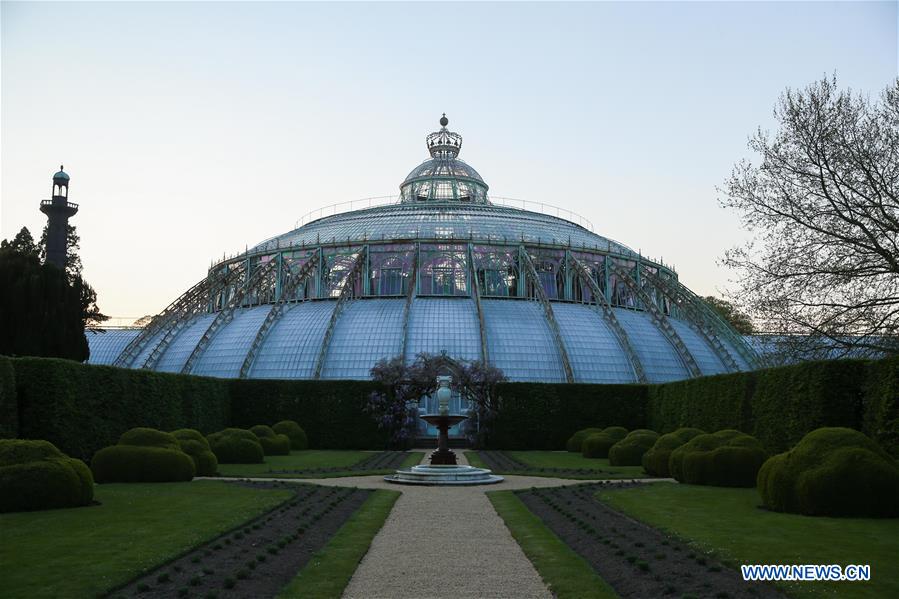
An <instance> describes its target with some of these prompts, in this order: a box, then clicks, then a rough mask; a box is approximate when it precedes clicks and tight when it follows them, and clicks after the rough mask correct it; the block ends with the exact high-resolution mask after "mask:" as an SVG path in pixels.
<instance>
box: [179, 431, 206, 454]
mask: <svg viewBox="0 0 899 599" xmlns="http://www.w3.org/2000/svg"><path fill="white" fill-rule="evenodd" d="M172 436H174V437H175V438H176V439H178V441H188V440H190V441H199V442H200V443H202V444H203V446H205V447H206V448H207V449H208V448H209V441H207V440H206V437H204V436H203V433H201V432H200V431H198V430H196V429H193V428H179V429H178V430H176V431H172Z"/></svg>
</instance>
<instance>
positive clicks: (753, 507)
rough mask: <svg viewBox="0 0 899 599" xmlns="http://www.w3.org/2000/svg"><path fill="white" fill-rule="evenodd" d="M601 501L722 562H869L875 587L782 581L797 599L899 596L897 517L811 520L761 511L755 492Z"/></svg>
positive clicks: (649, 494)
mask: <svg viewBox="0 0 899 599" xmlns="http://www.w3.org/2000/svg"><path fill="white" fill-rule="evenodd" d="M598 496H599V498H600V499H601V500H602V501H605V502H606V503H608V504H609V505H611V506H613V507H615V508H617V509H620V510H621V511H623V512H625V513H627V514H629V515H631V516H633V517H635V518H637V519H638V520H642V521H644V522H646V523H648V524H651V525H653V526H655V527H657V528H660V529H662V530H665V531H668V532H670V533H673V534H674V535H676V536H678V537H679V538H681V539H683V540H686V541H688V542H690V543H691V544H693V545H694V546H696V547H697V548H699V549H701V550H703V551H707V552H710V553H712V554H714V555H715V556H716V557H718V558H719V559H721V561H723V562H724V563H727V564H729V565H731V566H734V567H736V568H739V566H740V564H838V565H840V566H846V565H847V564H870V565H871V581H870V582H827V583H823V582H792V583H784V586H783V588H785V589H786V590H787V591H788V592H789V593H790V594H791V595H795V596H800V597H818V596H821V595H825V594H826V595H830V596H839V597H872V598H873V597H899V567H897V565H896V559H897V556H899V519H896V518H892V519H864V518H812V517H808V516H797V515H794V514H779V513H775V512H768V511H765V510H762V509H759V508H758V505H759V504H760V503H761V502H760V499H759V496H758V492H757V491H756V490H755V489H729V488H721V487H702V486H694V485H677V484H673V483H655V484H651V485H644V486H641V487H638V488H633V489H627V490H620V491H601V492H600V493H599V495H598Z"/></svg>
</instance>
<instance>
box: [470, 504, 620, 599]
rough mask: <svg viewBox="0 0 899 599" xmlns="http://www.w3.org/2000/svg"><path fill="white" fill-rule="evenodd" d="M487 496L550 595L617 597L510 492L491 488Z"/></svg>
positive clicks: (590, 568)
mask: <svg viewBox="0 0 899 599" xmlns="http://www.w3.org/2000/svg"><path fill="white" fill-rule="evenodd" d="M487 497H488V498H489V499H490V502H491V503H492V504H493V508H494V509H495V510H496V511H497V513H498V514H499V515H500V516H501V517H502V519H503V520H504V521H505V523H506V527H508V529H509V530H510V531H511V532H512V536H513V537H514V538H515V540H516V541H517V542H518V544H519V545H520V546H521V549H522V550H523V551H524V553H525V555H527V556H528V559H529V560H531V563H532V564H534V567H535V568H536V569H537V572H538V573H539V574H540V577H541V578H543V581H544V582H545V583H546V584H547V585H548V586H549V590H550V591H552V593H553V594H554V596H556V597H559V598H560V599H565V598H566V597H572V598H576V599H580V598H585V599H589V598H604V597H618V594H617V593H615V591H614V590H613V589H612V587H610V586H609V585H608V583H606V581H604V580H603V579H602V578H600V577H599V575H598V574H597V573H596V571H595V570H594V569H593V568H592V567H590V565H589V564H588V563H587V562H586V561H584V559H583V558H581V556H579V555H578V554H577V553H575V552H574V551H573V550H572V549H571V548H570V547H569V546H568V545H566V544H565V543H564V542H563V541H561V540H560V539H559V538H558V537H557V536H556V535H555V534H554V533H553V532H552V531H551V530H550V529H548V528H547V527H546V526H545V525H544V524H543V522H541V521H540V519H539V518H538V517H537V516H535V515H534V514H533V512H531V511H530V510H529V509H528V508H527V506H525V505H524V504H523V503H522V502H521V500H520V499H518V497H517V496H516V495H515V493H514V492H513V491H494V492H491V493H487Z"/></svg>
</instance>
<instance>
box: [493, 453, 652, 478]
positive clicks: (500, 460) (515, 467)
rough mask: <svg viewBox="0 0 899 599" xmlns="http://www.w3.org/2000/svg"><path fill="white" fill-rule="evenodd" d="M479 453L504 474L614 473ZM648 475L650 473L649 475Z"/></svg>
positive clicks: (600, 474)
mask: <svg viewBox="0 0 899 599" xmlns="http://www.w3.org/2000/svg"><path fill="white" fill-rule="evenodd" d="M478 455H479V456H480V458H481V459H482V460H483V461H484V463H485V464H487V467H488V468H490V469H491V470H493V471H494V472H499V473H503V474H515V473H524V472H527V473H530V474H547V475H548V474H553V475H556V476H574V477H584V478H587V477H590V478H602V477H603V475H604V474H613V473H612V472H610V471H608V470H603V469H602V468H537V467H536V466H531V465H530V464H525V463H524V462H522V461H519V460H516V459H515V458H513V457H512V456H510V455H509V454H507V453H506V452H504V451H495V450H482V451H478ZM647 476H648V475H647Z"/></svg>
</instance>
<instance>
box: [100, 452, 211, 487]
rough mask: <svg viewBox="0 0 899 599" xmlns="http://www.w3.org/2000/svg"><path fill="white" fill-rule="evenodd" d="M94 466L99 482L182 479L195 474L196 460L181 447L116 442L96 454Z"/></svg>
mask: <svg viewBox="0 0 899 599" xmlns="http://www.w3.org/2000/svg"><path fill="white" fill-rule="evenodd" d="M91 470H92V471H93V473H94V478H95V479H96V481H97V482H98V483H109V482H118V483H131V482H178V481H189V480H191V479H192V478H193V477H194V473H195V468H194V462H193V460H192V459H191V457H190V456H189V455H187V454H186V453H184V452H183V451H181V450H180V449H163V448H160V447H139V446H136V445H113V446H111V447H106V448H103V449H101V450H100V451H98V452H97V453H95V454H94V458H93V459H92V460H91Z"/></svg>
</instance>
